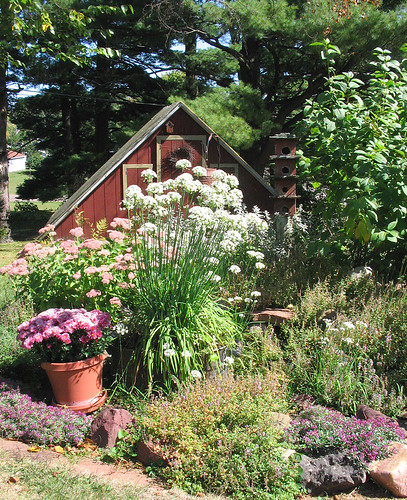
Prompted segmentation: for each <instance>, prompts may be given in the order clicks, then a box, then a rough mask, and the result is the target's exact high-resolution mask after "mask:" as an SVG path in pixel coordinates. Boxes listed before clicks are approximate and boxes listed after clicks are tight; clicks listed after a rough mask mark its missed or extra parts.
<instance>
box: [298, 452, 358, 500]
mask: <svg viewBox="0 0 407 500" xmlns="http://www.w3.org/2000/svg"><path fill="white" fill-rule="evenodd" d="M300 466H301V468H302V470H303V476H302V485H303V487H304V488H305V489H306V490H307V491H308V492H309V493H311V495H319V494H321V493H328V494H331V495H334V494H337V493H341V492H343V491H348V490H351V489H353V488H355V487H357V486H359V485H361V484H363V483H364V482H365V481H366V472H365V471H364V470H363V469H362V468H361V467H359V466H357V465H355V464H354V463H353V461H352V460H351V459H350V458H349V457H348V456H347V455H346V452H344V451H338V452H333V453H330V454H327V455H322V456H320V457H317V458H312V457H308V456H306V455H304V456H303V457H302V460H301V463H300Z"/></svg>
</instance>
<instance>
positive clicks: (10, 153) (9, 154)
mask: <svg viewBox="0 0 407 500" xmlns="http://www.w3.org/2000/svg"><path fill="white" fill-rule="evenodd" d="M25 157H26V155H25V154H24V153H17V151H10V150H8V151H7V160H14V159H16V158H25Z"/></svg>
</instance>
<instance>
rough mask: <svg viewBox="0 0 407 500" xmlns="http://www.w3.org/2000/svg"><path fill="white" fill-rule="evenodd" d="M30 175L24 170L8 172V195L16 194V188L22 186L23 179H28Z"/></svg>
mask: <svg viewBox="0 0 407 500" xmlns="http://www.w3.org/2000/svg"><path fill="white" fill-rule="evenodd" d="M28 177H30V174H29V173H28V172H27V171H26V170H21V171H20V172H10V173H9V174H8V182H9V185H8V189H9V193H10V194H16V193H17V186H19V185H20V184H22V183H23V182H24V181H25V179H28Z"/></svg>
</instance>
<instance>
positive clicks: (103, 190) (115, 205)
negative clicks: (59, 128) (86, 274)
mask: <svg viewBox="0 0 407 500" xmlns="http://www.w3.org/2000/svg"><path fill="white" fill-rule="evenodd" d="M180 158H187V159H189V160H190V161H191V163H192V166H193V167H195V166H197V165H202V166H204V167H209V168H211V167H212V168H220V169H223V170H225V171H226V172H228V173H233V174H235V175H236V176H237V177H238V179H239V184H240V186H239V187H240V189H241V190H242V191H243V197H244V198H243V199H244V202H245V204H246V205H247V207H248V208H249V209H251V208H252V207H253V206H255V205H256V206H258V207H259V208H260V209H262V210H268V211H270V212H272V211H273V199H274V197H275V191H274V189H273V188H272V187H271V186H270V185H269V184H268V183H267V182H266V181H265V180H264V179H263V178H262V177H261V176H260V175H259V174H258V173H257V172H256V171H255V170H254V169H253V168H252V167H250V165H248V164H247V163H246V162H245V161H244V160H243V158H241V157H240V156H239V155H238V154H237V153H236V151H234V150H233V149H232V148H231V147H230V146H229V145H228V144H226V142H225V141H223V140H222V139H221V138H220V137H219V136H218V135H217V134H216V133H215V132H214V131H213V130H212V129H211V128H210V127H208V125H206V123H205V122H203V121H202V120H201V119H200V118H199V117H198V116H197V115H196V114H195V113H194V112H193V111H192V110H191V109H189V108H188V107H187V106H186V105H185V104H184V103H183V102H176V103H174V104H172V105H170V106H166V107H165V108H163V109H161V110H160V111H159V112H158V113H157V114H156V115H155V116H154V117H153V118H152V119H151V120H150V121H149V122H148V123H146V124H145V125H144V126H143V127H142V128H141V129H140V130H139V131H138V132H137V133H136V134H135V135H134V136H133V137H132V138H131V139H130V140H129V141H127V142H126V144H124V146H123V147H122V148H120V149H119V150H118V151H117V152H116V153H115V154H114V155H113V156H112V157H111V158H110V159H109V160H108V161H107V162H106V163H105V164H104V165H103V166H102V167H101V168H100V169H99V170H98V171H97V172H95V174H93V175H92V177H90V178H89V179H88V180H87V181H86V182H85V183H84V184H83V186H81V187H80V188H79V189H78V190H77V191H76V192H75V193H74V194H73V195H72V196H71V197H70V198H69V199H68V200H67V201H66V202H65V203H64V204H63V205H62V206H61V207H60V208H59V209H58V210H57V211H56V212H55V213H54V214H53V216H52V217H51V219H50V220H49V224H53V225H54V226H55V231H56V233H57V236H58V237H60V238H64V237H67V236H68V235H69V230H70V229H72V228H73V227H76V226H77V223H76V218H77V216H78V214H80V217H81V219H82V220H84V221H85V222H86V223H87V224H86V225H85V233H88V234H89V233H90V228H91V227H96V223H97V222H98V221H100V220H101V219H104V218H105V219H106V221H107V223H108V224H109V223H110V222H111V221H112V220H113V219H114V218H115V217H123V211H122V210H120V202H121V201H122V199H123V197H124V192H125V190H126V188H127V187H128V186H130V185H131V184H138V185H139V186H141V187H143V186H145V184H144V181H143V180H142V178H141V175H140V174H141V172H142V171H143V170H145V169H147V168H151V169H153V170H154V171H155V172H156V173H157V176H158V180H159V181H164V180H166V179H168V178H171V177H174V176H175V175H178V173H179V171H176V170H175V162H176V161H177V160H178V159H180ZM86 226H87V227H86Z"/></svg>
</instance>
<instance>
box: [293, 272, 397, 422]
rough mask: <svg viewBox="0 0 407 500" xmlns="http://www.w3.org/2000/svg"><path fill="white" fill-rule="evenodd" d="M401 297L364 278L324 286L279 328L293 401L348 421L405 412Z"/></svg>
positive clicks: (307, 295) (308, 294)
mask: <svg viewBox="0 0 407 500" xmlns="http://www.w3.org/2000/svg"><path fill="white" fill-rule="evenodd" d="M405 301H406V294H405V291H404V290H403V289H401V290H398V291H395V290H394V289H393V286H392V285H388V286H383V285H381V284H380V283H375V281H374V280H373V279H372V278H371V277H370V278H365V279H362V278H359V279H355V278H346V279H342V280H340V281H337V282H336V283H335V282H322V283H320V284H318V285H317V286H316V287H315V288H314V289H312V288H311V289H310V290H308V291H307V292H306V293H305V294H304V296H303V297H302V302H301V304H300V305H299V306H298V307H297V316H296V321H297V326H295V327H292V326H287V327H285V334H286V336H287V337H288V338H289V340H288V343H287V345H285V346H284V357H285V359H286V360H287V368H288V373H289V376H290V385H291V390H292V391H293V392H294V393H298V392H300V393H310V394H313V395H314V396H315V397H316V399H317V401H318V402H319V403H321V404H325V405H327V406H331V407H335V408H337V409H339V410H340V411H342V412H344V413H346V414H352V413H354V412H355V410H356V408H357V406H358V405H360V404H367V405H369V406H371V407H373V408H376V409H377V410H381V411H383V412H385V413H386V414H390V415H398V414H399V413H400V411H402V409H403V408H404V406H405V404H406V373H407V372H406V364H405V360H404V357H403V352H404V350H405V324H406V318H405V314H404V308H405Z"/></svg>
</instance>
